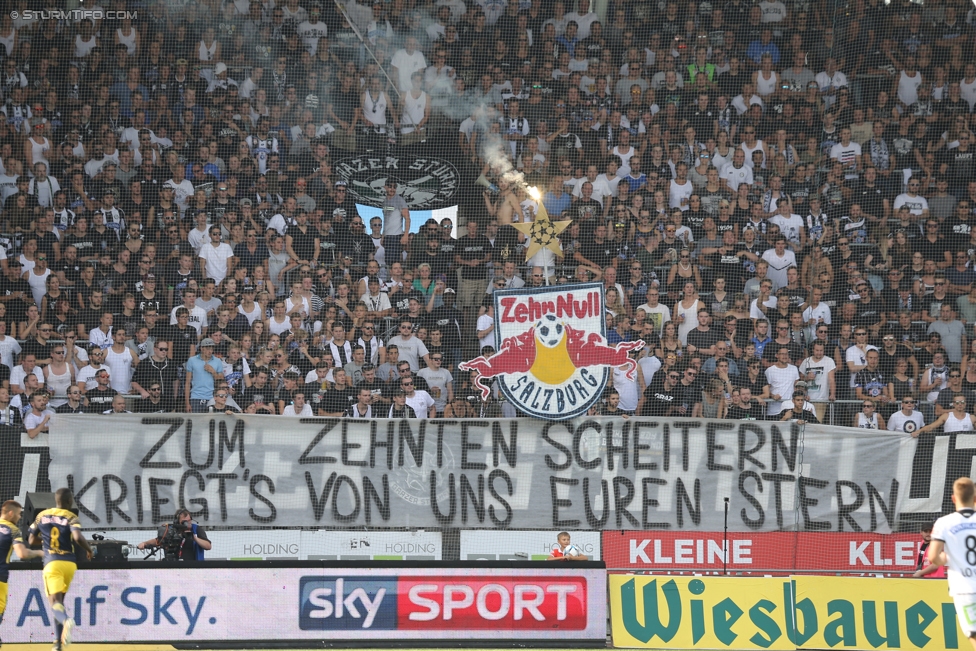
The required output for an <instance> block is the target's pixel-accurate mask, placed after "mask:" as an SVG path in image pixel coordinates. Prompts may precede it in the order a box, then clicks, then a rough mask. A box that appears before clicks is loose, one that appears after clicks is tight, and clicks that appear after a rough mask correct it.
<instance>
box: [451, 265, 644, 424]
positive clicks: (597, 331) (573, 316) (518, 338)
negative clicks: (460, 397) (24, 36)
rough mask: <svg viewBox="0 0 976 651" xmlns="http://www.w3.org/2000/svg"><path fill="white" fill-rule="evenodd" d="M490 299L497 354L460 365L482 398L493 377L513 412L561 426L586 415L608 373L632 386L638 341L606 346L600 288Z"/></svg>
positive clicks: (507, 293)
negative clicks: (621, 374)
mask: <svg viewBox="0 0 976 651" xmlns="http://www.w3.org/2000/svg"><path fill="white" fill-rule="evenodd" d="M494 298H495V341H496V344H497V346H496V347H497V352H496V353H495V354H494V355H492V356H491V357H483V356H482V357H478V358H476V359H473V360H471V361H470V362H464V363H462V364H461V365H460V366H459V368H461V369H462V370H466V371H467V370H473V371H477V372H478V378H477V379H476V380H475V384H476V385H477V386H478V388H479V389H480V390H481V397H482V399H485V398H487V397H488V396H489V395H490V393H491V387H490V386H488V385H486V384H485V383H484V380H486V379H492V378H497V380H498V382H499V387H500V389H501V392H502V393H503V394H504V395H505V397H506V398H508V400H510V401H511V402H512V403H513V404H514V405H515V406H516V407H517V408H518V409H519V410H521V411H523V412H525V413H527V414H529V415H532V416H536V417H538V418H544V419H546V420H564V419H567V418H573V417H575V416H579V415H580V414H584V413H586V411H587V410H588V409H589V408H590V407H591V406H592V405H593V404H594V403H595V402H596V401H597V400H599V399H600V398H601V397H602V396H603V390H604V388H606V385H607V380H608V379H609V377H610V373H611V372H612V371H613V369H614V368H618V369H620V370H621V371H623V372H624V373H625V374H626V377H627V378H628V379H629V380H633V379H634V377H635V374H636V372H637V362H636V361H635V360H634V359H633V358H632V357H631V353H632V352H634V351H638V350H640V349H641V348H643V347H644V342H643V341H639V340H638V341H630V342H623V343H618V344H616V345H611V344H609V343H607V338H606V334H607V319H606V314H607V312H606V309H605V306H604V299H603V285H602V284H601V283H584V284H579V285H571V286H565V285H563V286H560V287H558V288H557V287H542V288H537V289H512V290H498V291H496V292H495V293H494Z"/></svg>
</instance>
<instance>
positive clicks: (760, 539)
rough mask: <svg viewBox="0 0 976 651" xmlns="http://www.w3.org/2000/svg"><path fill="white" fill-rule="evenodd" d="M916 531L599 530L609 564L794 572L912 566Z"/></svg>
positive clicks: (637, 567) (909, 569)
mask: <svg viewBox="0 0 976 651" xmlns="http://www.w3.org/2000/svg"><path fill="white" fill-rule="evenodd" d="M920 544H921V538H920V537H919V536H918V535H917V534H903V533H902V534H887V535H879V534H872V533H832V532H827V531H822V532H816V533H813V532H787V531H770V532H758V531H757V532H755V533H738V532H730V533H729V535H728V551H727V552H723V550H724V548H725V542H724V541H723V538H722V533H721V532H715V533H704V532H703V533H698V532H690V531H681V532H679V531H604V532H603V559H604V560H605V561H606V563H607V567H608V568H610V569H634V570H664V569H679V570H680V569H685V570H696V571H698V570H722V569H723V561H724V562H725V563H727V568H728V569H729V570H730V571H737V572H738V571H767V572H793V571H797V570H803V571H809V572H862V571H863V572H912V571H914V569H915V557H916V554H917V552H918V548H919V545H920Z"/></svg>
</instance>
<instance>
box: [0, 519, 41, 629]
mask: <svg viewBox="0 0 976 651" xmlns="http://www.w3.org/2000/svg"><path fill="white" fill-rule="evenodd" d="M23 510H24V508H23V507H22V506H21V505H20V504H18V503H17V502H15V501H13V500H7V501H6V502H4V503H3V506H0V625H2V624H3V613H4V611H5V610H6V609H7V579H8V577H9V575H10V557H11V556H13V555H14V554H17V557H18V558H20V560H22V561H26V560H30V559H32V558H41V556H42V554H41V552H40V551H34V550H33V549H28V548H27V545H25V544H24V539H23V537H22V536H21V534H20V529H18V528H17V523H18V522H20V513H21V511H23ZM2 643H3V642H2V640H0V644H2Z"/></svg>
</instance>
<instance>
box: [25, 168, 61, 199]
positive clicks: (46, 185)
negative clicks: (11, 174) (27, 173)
mask: <svg viewBox="0 0 976 651" xmlns="http://www.w3.org/2000/svg"><path fill="white" fill-rule="evenodd" d="M60 191H61V184H60V183H58V180H57V179H56V178H54V177H53V176H48V175H47V164H45V163H36V164H35V165H34V178H32V179H31V180H30V183H29V184H28V185H27V194H29V195H31V196H32V197H35V198H36V199H37V203H38V205H40V206H42V207H44V208H49V207H50V206H52V205H53V204H54V195H55V193H57V192H60Z"/></svg>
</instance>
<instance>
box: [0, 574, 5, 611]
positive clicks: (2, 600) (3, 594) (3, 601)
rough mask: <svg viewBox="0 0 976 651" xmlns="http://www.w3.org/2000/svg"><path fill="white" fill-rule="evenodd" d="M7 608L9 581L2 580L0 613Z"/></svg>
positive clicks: (0, 585)
mask: <svg viewBox="0 0 976 651" xmlns="http://www.w3.org/2000/svg"><path fill="white" fill-rule="evenodd" d="M5 610H7V582H6V581H0V615H2V614H3V613H4V611H5Z"/></svg>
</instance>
